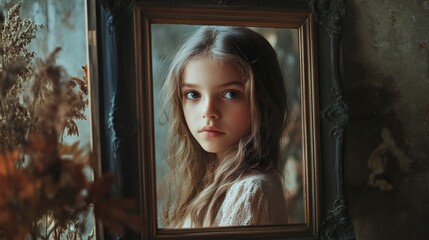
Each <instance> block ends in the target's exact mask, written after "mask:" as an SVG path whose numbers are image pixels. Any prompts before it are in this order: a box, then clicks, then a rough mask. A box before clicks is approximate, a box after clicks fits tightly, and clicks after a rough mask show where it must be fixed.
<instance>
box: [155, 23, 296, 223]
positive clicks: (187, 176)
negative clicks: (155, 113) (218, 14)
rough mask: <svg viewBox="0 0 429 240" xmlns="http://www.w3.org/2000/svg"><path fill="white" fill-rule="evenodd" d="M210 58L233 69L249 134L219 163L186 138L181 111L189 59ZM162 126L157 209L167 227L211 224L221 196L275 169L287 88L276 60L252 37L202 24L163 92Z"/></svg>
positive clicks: (247, 31)
mask: <svg viewBox="0 0 429 240" xmlns="http://www.w3.org/2000/svg"><path fill="white" fill-rule="evenodd" d="M203 57H209V58H211V59H213V60H218V61H222V62H224V63H228V64H235V65H237V66H238V68H239V69H240V71H241V73H242V76H243V81H244V86H245V94H246V97H247V98H248V99H249V102H250V112H251V121H252V124H251V131H250V132H251V133H250V134H249V136H247V137H245V138H243V139H241V140H240V142H239V143H238V144H237V146H234V147H233V148H231V149H229V150H228V151H227V153H226V154H225V155H224V156H223V159H217V156H216V154H213V153H208V152H206V151H204V150H203V148H202V147H201V146H200V145H199V144H198V142H197V141H196V140H195V139H194V138H193V136H192V134H191V133H190V131H189V129H188V126H187V124H186V121H185V117H184V114H183V110H182V98H183V97H182V93H181V87H182V82H183V73H184V70H185V68H186V66H187V64H188V63H189V62H190V61H192V60H193V59H197V58H203ZM162 99H163V100H164V103H163V109H164V113H165V115H166V116H167V119H168V122H169V129H168V133H167V140H166V142H167V143H168V144H166V147H165V154H166V160H167V163H168V165H169V168H170V169H169V173H168V175H167V179H166V183H165V186H166V187H167V190H166V192H167V199H166V201H165V203H164V207H163V220H164V223H165V226H166V227H181V226H182V225H183V223H184V221H185V218H186V217H189V218H190V219H191V222H192V227H206V226H212V225H213V222H214V220H215V218H216V214H217V212H218V210H219V207H220V205H221V204H222V202H223V200H224V198H225V194H226V191H227V190H228V189H229V187H230V186H231V185H232V184H233V183H234V182H236V181H237V180H238V179H239V178H240V177H241V176H243V175H245V174H248V173H251V172H264V171H269V170H270V171H271V170H274V171H277V172H279V170H278V161H279V155H280V141H281V139H282V137H283V133H284V130H285V127H286V123H287V118H288V108H287V96H286V88H285V84H284V81H283V77H282V73H281V69H280V66H279V63H278V61H277V56H276V53H275V51H274V49H273V48H272V47H271V45H270V44H269V42H268V41H267V40H266V39H265V38H264V37H262V36H261V35H259V34H258V33H256V32H254V31H252V30H250V29H248V28H241V27H220V26H204V27H201V28H200V29H199V30H197V31H196V32H195V33H194V34H193V35H192V36H190V37H189V38H188V39H187V41H186V42H185V43H184V44H183V45H182V47H181V48H180V49H179V51H178V52H177V53H176V55H175V57H174V58H173V60H172V63H171V65H170V68H169V71H168V73H167V76H166V81H165V83H164V86H163V88H162Z"/></svg>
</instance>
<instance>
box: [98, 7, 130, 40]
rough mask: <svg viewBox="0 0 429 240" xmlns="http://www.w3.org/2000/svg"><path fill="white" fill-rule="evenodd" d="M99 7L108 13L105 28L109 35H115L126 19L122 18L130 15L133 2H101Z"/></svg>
mask: <svg viewBox="0 0 429 240" xmlns="http://www.w3.org/2000/svg"><path fill="white" fill-rule="evenodd" d="M101 5H102V6H103V8H104V9H106V10H107V11H108V12H109V17H108V23H107V28H108V29H109V33H110V34H113V33H115V34H116V33H117V32H116V31H115V30H116V29H118V27H119V26H120V25H121V24H122V21H123V20H124V19H126V17H124V16H128V15H131V14H132V12H133V9H134V5H135V0H102V1H101Z"/></svg>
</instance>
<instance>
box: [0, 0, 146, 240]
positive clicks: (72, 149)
mask: <svg viewBox="0 0 429 240" xmlns="http://www.w3.org/2000/svg"><path fill="white" fill-rule="evenodd" d="M20 7H21V3H18V4H17V5H15V6H13V7H12V8H11V9H10V10H9V12H8V15H7V16H6V18H5V21H4V23H3V24H2V25H1V32H0V34H1V36H0V37H1V38H0V39H1V42H0V53H1V54H0V64H1V65H0V239H2V240H3V239H7V240H9V239H13V240H20V239H82V237H81V235H80V234H79V232H80V230H84V229H83V228H84V227H85V224H83V223H82V221H81V219H82V216H84V215H86V214H88V213H89V212H91V211H93V212H94V214H95V216H96V217H97V218H98V219H100V220H101V221H102V222H103V223H105V225H106V226H108V227H110V229H111V230H112V231H114V232H116V233H123V231H124V227H129V228H131V229H133V230H136V231H139V230H140V229H141V221H140V219H139V218H138V217H137V215H136V214H135V210H136V206H135V205H134V204H133V203H132V201H129V200H124V199H111V200H109V199H106V195H107V194H108V192H109V189H110V186H111V185H112V181H113V177H112V176H109V175H105V176H103V177H101V178H98V179H96V180H94V181H92V180H91V179H88V177H87V176H86V175H85V170H86V169H88V168H91V159H90V153H89V152H88V151H85V150H82V149H80V148H79V143H78V142H76V143H75V144H73V145H70V146H69V145H64V144H62V138H63V134H64V132H65V131H67V134H69V135H78V134H79V132H78V128H77V125H76V123H75V121H76V120H78V119H85V118H86V116H85V113H84V112H85V109H86V108H87V107H88V78H87V71H86V67H84V68H83V71H84V76H83V77H82V78H79V77H73V78H71V79H68V78H67V77H66V74H65V70H64V69H63V68H62V67H61V66H58V65H56V64H55V59H56V56H57V54H58V52H59V51H60V49H56V50H55V51H54V52H53V53H52V54H51V55H50V56H49V57H48V58H47V59H45V60H40V59H38V60H36V61H35V63H34V67H33V65H32V62H33V58H34V53H33V52H30V51H28V50H27V47H28V44H29V43H30V42H31V40H32V39H34V38H35V32H36V30H37V29H39V28H40V27H41V26H40V25H37V24H35V23H34V22H33V21H31V20H29V19H25V20H21V19H20V17H19V10H20ZM93 238H94V234H92V235H90V237H89V239H93Z"/></svg>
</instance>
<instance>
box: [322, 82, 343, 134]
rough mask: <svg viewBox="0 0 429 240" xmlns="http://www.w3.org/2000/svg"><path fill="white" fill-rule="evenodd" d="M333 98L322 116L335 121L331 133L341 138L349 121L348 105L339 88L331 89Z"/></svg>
mask: <svg viewBox="0 0 429 240" xmlns="http://www.w3.org/2000/svg"><path fill="white" fill-rule="evenodd" d="M331 99H332V100H333V102H332V103H331V104H330V105H329V106H328V107H327V108H326V109H325V110H324V111H323V112H322V118H323V119H326V120H328V121H330V122H332V123H334V127H333V128H332V129H331V132H330V134H331V135H333V136H335V137H336V138H337V139H338V140H341V139H342V138H343V131H344V129H345V127H346V125H347V121H348V114H347V111H348V107H347V104H346V103H345V102H344V101H343V96H342V95H341V92H340V91H339V90H338V89H335V88H332V89H331Z"/></svg>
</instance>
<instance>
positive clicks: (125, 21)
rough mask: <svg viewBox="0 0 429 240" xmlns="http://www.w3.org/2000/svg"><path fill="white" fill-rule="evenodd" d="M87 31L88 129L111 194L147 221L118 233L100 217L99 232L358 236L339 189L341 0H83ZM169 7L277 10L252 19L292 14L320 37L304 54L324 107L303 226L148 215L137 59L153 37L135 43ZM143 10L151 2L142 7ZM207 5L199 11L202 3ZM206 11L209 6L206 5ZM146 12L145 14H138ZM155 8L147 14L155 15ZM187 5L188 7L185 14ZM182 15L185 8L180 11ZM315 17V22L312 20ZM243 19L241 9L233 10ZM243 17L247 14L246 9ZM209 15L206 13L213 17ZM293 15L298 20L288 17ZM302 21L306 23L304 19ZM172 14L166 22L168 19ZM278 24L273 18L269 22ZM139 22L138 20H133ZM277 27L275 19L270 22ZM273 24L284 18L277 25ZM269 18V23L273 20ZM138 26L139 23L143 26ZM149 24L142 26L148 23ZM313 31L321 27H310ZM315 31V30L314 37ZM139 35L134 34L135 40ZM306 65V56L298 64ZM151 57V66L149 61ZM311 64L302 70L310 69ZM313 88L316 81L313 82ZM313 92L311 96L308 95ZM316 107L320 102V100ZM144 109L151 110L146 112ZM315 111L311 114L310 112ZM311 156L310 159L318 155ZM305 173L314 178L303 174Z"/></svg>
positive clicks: (343, 110)
mask: <svg viewBox="0 0 429 240" xmlns="http://www.w3.org/2000/svg"><path fill="white" fill-rule="evenodd" d="M87 6H88V12H89V15H88V31H89V32H88V33H89V34H88V36H89V53H90V64H89V68H90V79H91V99H92V104H91V107H92V109H91V111H92V131H93V139H94V145H93V152H94V153H93V154H94V157H95V158H96V159H101V161H99V164H98V169H97V171H98V174H101V173H103V172H111V173H113V174H115V175H116V176H117V179H118V181H117V182H116V184H115V185H114V186H113V187H112V191H111V194H112V195H113V196H125V197H131V198H134V199H136V200H137V201H138V202H139V203H140V215H141V216H142V218H143V220H144V221H145V227H144V229H143V230H142V232H141V233H132V232H127V233H126V235H125V236H123V237H117V236H111V235H108V234H105V232H104V231H103V228H102V225H101V224H100V226H99V227H98V230H99V231H98V238H100V239H178V238H185V239H191V238H193V239H201V238H209V239H219V238H222V239H250V238H253V239H254V238H257V239H260V238H261V237H263V238H264V239H267V238H270V239H275V238H288V239H289V238H292V239H355V237H354V233H353V226H352V224H351V221H350V219H349V217H348V214H347V204H346V199H345V193H344V173H343V163H344V153H343V142H344V140H343V132H344V129H345V126H346V124H347V105H346V104H345V103H344V101H343V97H342V86H341V85H342V84H341V82H342V62H341V45H340V43H341V30H342V25H341V23H342V19H343V17H344V14H345V0H313V1H311V2H308V1H305V0H291V1H281V0H265V1H256V0H255V1H251V0H247V1H244V0H236V1H234V0H230V1H228V0H207V1H197V0H189V1H180V2H179V1H173V0H158V1H144V0H141V1H138V0H137V1H135V0H101V1H96V0H88V4H87ZM165 7H169V8H170V9H172V8H177V9H182V10H186V9H187V10H192V11H191V12H190V13H193V14H200V15H199V16H198V17H201V16H202V14H204V13H211V15H210V14H209V17H208V18H207V17H205V19H206V20H207V21H206V22H205V24H208V23H210V21H214V23H217V24H219V22H221V20H220V19H221V18H219V17H215V14H213V13H216V12H222V13H223V14H224V13H225V12H228V11H231V12H235V13H236V12H238V11H240V9H245V11H250V10H251V11H255V12H258V11H260V10H261V11H262V12H263V13H264V12H265V13H266V12H270V13H273V15H272V14H270V15H269V16H268V15H261V14H259V15H258V14H256V15H255V16H253V17H254V20H255V19H258V18H259V19H263V18H268V19H271V20H270V21H269V22H270V23H271V24H273V23H274V22H275V21H276V20H278V19H280V18H281V17H280V15H281V14H282V13H284V14H285V15H284V16H286V15H287V16H291V17H288V19H289V23H290V26H291V27H296V26H297V25H299V24H301V25H305V27H304V28H303V31H304V30H305V31H308V32H307V33H306V34H307V38H308V39H310V40H311V41H316V38H317V41H316V42H317V50H315V49H312V50H311V49H310V50H309V51H308V52H306V54H310V55H311V56H308V57H309V59H312V60H313V61H315V60H316V58H317V69H318V71H317V76H312V77H313V78H315V79H317V80H318V81H317V85H318V89H319V92H318V94H317V93H316V94H314V95H312V96H311V97H313V98H314V99H312V100H311V101H313V102H316V103H317V102H318V106H320V108H321V109H324V110H323V111H321V113H320V116H321V118H320V119H319V120H320V122H318V123H315V126H320V128H317V127H316V128H314V127H313V128H308V129H309V130H311V131H316V132H313V133H311V135H312V136H318V137H319V139H320V140H319V141H315V139H314V138H313V141H311V142H310V143H309V146H311V148H313V149H315V150H314V151H311V153H312V154H316V155H319V156H320V159H319V160H321V161H313V162H311V164H310V165H311V171H307V172H308V173H311V174H312V179H313V180H312V182H311V183H312V184H310V185H309V186H310V187H311V189H309V193H311V194H312V196H311V197H310V199H311V201H313V202H311V201H307V203H309V202H310V203H311V204H310V205H309V206H311V210H307V213H311V214H306V215H307V220H306V224H304V225H287V227H273V228H270V227H251V228H240V227H238V228H237V227H235V228H219V229H218V228H215V229H195V230H177V231H163V230H160V229H157V228H156V223H154V217H153V212H154V209H153V206H154V205H153V204H154V203H153V202H154V197H153V193H154V189H153V188H154V184H153V179H152V178H153V173H154V169H153V164H152V165H151V164H150V163H147V160H143V159H151V161H152V160H153V159H154V157H153V152H152V151H151V150H150V149H153V130H151V124H152V123H151V121H152V120H150V119H151V118H152V113H153V111H152V110H151V99H152V92H151V90H152V89H151V85H150V80H149V79H150V76H151V75H150V70H149V72H142V71H143V70H147V69H145V68H142V66H147V65H145V64H147V63H150V61H151V56H150V52H148V49H150V42H149V45H147V42H144V43H143V44H139V43H140V42H137V41H136V40H141V39H144V38H145V37H146V36H148V35H147V33H146V32H145V31H147V29H149V28H150V20H154V19H155V20H156V21H157V22H162V21H163V20H162V18H157V15H156V14H157V10H156V9H162V8H165ZM142 9H152V10H149V11H143V10H142ZM201 9H205V10H201ZM204 11H206V12H204ZM142 12H144V14H142ZM151 14H152V15H151ZM187 14H188V15H187ZM186 15H187V17H186ZM313 16H315V19H316V20H317V22H318V23H319V25H318V26H319V27H316V26H315V24H313V21H314V19H313ZM171 17H172V19H181V21H182V23H185V22H186V21H188V22H189V23H194V24H195V21H193V20H192V18H193V17H196V15H189V12H188V13H186V11H182V12H180V11H179V12H176V13H173V14H171ZM236 18H237V19H241V20H240V21H241V22H243V21H246V20H243V17H242V16H236ZM247 18H248V20H247V21H249V22H251V21H252V20H251V18H250V15H249V14H247ZM210 19H211V20H210ZM223 19H226V20H225V21H224V22H223V23H225V24H226V25H229V24H231V22H229V24H228V21H233V20H234V16H233V15H229V17H227V18H223ZM293 21H298V22H293ZM303 21H305V23H303ZM167 22H168V21H167ZM274 25H275V24H274ZM136 26H138V27H136ZM270 26H273V25H270ZM278 26H285V25H284V24H283V25H282V24H279V25H278ZM273 27H274V26H273ZM141 29H142V31H141V32H140V30H141ZM145 29H146V30H145ZM315 33H317V34H315ZM316 35H317V37H316ZM136 42H137V43H136ZM304 64H309V63H304ZM149 66H150V65H149ZM314 73H315V72H306V74H314ZM316 89H317V88H316ZM309 101H310V100H309ZM313 110H317V111H318V107H317V104H316V106H314V107H313ZM142 113H147V114H148V115H147V117H146V118H145V117H142ZM308 114H316V115H319V114H318V112H316V113H308ZM314 159H315V158H314ZM309 179H310V178H309Z"/></svg>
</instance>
